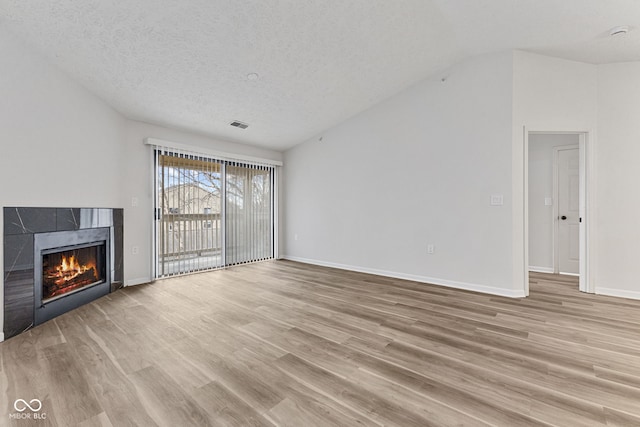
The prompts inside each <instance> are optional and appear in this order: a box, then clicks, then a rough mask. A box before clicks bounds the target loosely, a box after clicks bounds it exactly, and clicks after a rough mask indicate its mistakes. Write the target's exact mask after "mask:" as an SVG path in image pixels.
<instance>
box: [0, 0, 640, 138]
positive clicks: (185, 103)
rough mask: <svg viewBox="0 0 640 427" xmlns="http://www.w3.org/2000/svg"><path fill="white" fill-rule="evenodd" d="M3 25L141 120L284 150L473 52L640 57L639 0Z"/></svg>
mask: <svg viewBox="0 0 640 427" xmlns="http://www.w3.org/2000/svg"><path fill="white" fill-rule="evenodd" d="M0 25H3V26H6V27H8V28H9V30H10V31H12V32H13V33H15V34H17V35H18V36H21V37H22V38H24V39H25V40H26V41H27V42H28V43H29V44H30V45H32V46H34V47H35V48H36V49H38V50H40V51H41V52H43V53H44V54H45V55H47V56H48V58H49V59H50V61H51V62H53V63H55V64H56V65H58V66H59V67H61V68H62V69H64V70H65V71H67V72H68V73H69V74H70V75H72V76H73V77H74V78H75V79H76V80H78V81H79V82H81V83H82V84H83V85H84V86H86V87H87V88H88V89H89V90H91V91H93V92H94V93H96V94H97V95H98V96H100V97H101V98H103V99H104V100H105V101H107V102H108V103H109V104H111V105H112V106H113V107H114V108H115V109H117V110H118V111H120V112H121V113H123V114H124V115H125V116H127V117H129V118H132V119H136V120H142V121H147V122H151V123H157V124H162V125H165V126H170V127H175V128H180V129H185V130H190V131H194V132H198V133H203V134H207V135H210V136H212V137H215V138H221V139H227V140H233V141H238V142H243V143H248V144H253V145H258V146H262V147H268V148H272V149H276V150H283V149H287V148H289V147H291V146H293V145H295V144H297V143H300V142H302V141H304V140H306V139H308V138H310V137H313V136H314V135H317V134H319V133H321V132H322V131H324V130H326V129H327V128H330V127H331V126H333V125H335V124H337V123H339V122H341V121H343V120H345V119H346V118H348V117H351V116H353V115H354V114H356V113H358V112H360V111H362V110H365V109H367V108H369V107H371V106H372V105H374V104H376V103H377V102H379V101H381V100H382V99H384V98H387V97H389V96H391V95H393V94H395V93H397V92H398V91H400V90H402V89H403V88H405V87H407V86H409V85H411V84H413V83H415V82H417V81H419V80H421V79H423V78H426V77H428V76H430V75H433V74H434V73H436V72H437V71H438V70H442V69H445V68H447V67H448V66H450V65H452V64H453V63H455V62H457V61H459V60H461V59H463V58H465V57H467V56H472V55H477V54H480V53H486V52H492V51H499V50H503V49H525V50H530V51H533V52H539V53H542V54H548V55H553V56H558V57H563V58H567V59H572V60H577V61H584V62H590V63H607V62H620V61H638V60H640V0H397V1H389V0H129V1H116V0H83V1H77V0H56V1H43V0H0ZM617 25H629V26H631V27H632V31H631V32H630V33H629V34H627V35H626V36H622V37H616V38H612V37H608V36H607V33H608V30H609V29H610V28H611V27H614V26H617ZM249 73H258V74H259V75H260V78H259V79H258V80H254V81H251V80H248V79H247V74H249ZM232 120H240V121H243V122H246V123H248V124H249V125H250V126H249V128H248V129H246V130H241V129H237V128H234V127H231V126H229V122H231V121H232Z"/></svg>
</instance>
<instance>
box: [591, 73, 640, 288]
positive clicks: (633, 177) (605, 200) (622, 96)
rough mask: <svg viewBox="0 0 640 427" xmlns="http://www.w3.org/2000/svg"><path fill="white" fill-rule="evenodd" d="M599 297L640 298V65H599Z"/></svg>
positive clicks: (597, 235)
mask: <svg viewBox="0 0 640 427" xmlns="http://www.w3.org/2000/svg"><path fill="white" fill-rule="evenodd" d="M597 160H598V165H597V166H598V182H597V197H598V203H597V234H596V239H597V247H596V256H597V260H598V269H597V273H596V293H603V294H609V295H617V296H624V297H632V298H640V281H639V280H638V269H637V266H638V261H639V260H640V227H639V226H638V223H639V221H638V218H640V190H639V189H638V188H639V185H638V183H640V62H635V63H626V64H611V65H601V66H599V67H598V146H597Z"/></svg>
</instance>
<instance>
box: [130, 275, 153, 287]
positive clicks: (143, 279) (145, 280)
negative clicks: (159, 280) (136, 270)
mask: <svg viewBox="0 0 640 427" xmlns="http://www.w3.org/2000/svg"><path fill="white" fill-rule="evenodd" d="M149 282H151V279H149V278H148V277H140V278H138V279H130V280H125V282H124V285H125V286H136V285H143V284H145V283H149Z"/></svg>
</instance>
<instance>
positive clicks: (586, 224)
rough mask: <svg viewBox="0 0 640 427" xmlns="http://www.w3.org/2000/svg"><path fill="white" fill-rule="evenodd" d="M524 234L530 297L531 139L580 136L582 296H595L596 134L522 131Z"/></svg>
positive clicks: (527, 285) (524, 273)
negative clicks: (594, 203)
mask: <svg viewBox="0 0 640 427" xmlns="http://www.w3.org/2000/svg"><path fill="white" fill-rule="evenodd" d="M523 134H524V135H523V136H524V138H523V145H524V147H523V148H524V150H523V164H522V166H523V168H524V174H523V175H524V176H523V187H522V190H523V193H524V197H523V233H524V239H523V243H524V247H523V254H524V265H523V266H522V268H523V271H522V273H523V275H522V276H521V277H524V294H525V296H528V295H529V135H534V134H538V135H567V134H569V135H578V147H579V156H580V218H581V222H580V282H579V289H580V291H582V292H587V293H595V286H594V284H593V281H592V273H593V272H592V271H591V270H592V268H591V263H590V256H589V254H590V252H591V251H592V250H593V242H592V241H591V238H590V236H591V228H592V227H593V223H594V219H593V211H592V206H591V203H592V200H593V187H594V185H593V176H592V175H593V170H594V163H593V157H594V155H593V153H594V149H593V138H592V137H591V136H592V135H593V132H589V131H548V130H532V129H528V128H527V127H526V126H525V127H524V128H523Z"/></svg>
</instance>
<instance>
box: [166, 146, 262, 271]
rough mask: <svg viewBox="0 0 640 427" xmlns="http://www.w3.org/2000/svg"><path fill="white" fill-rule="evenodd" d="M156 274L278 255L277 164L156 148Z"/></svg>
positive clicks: (195, 269)
mask: <svg viewBox="0 0 640 427" xmlns="http://www.w3.org/2000/svg"><path fill="white" fill-rule="evenodd" d="M155 161H156V174H155V175H156V191H157V194H156V277H167V276H172V275H178V274H185V273H191V272H196V271H203V270H212V269H216V268H221V267H224V266H228V265H234V264H239V263H246V262H253V261H260V260H264V259H270V258H273V233H274V218H273V212H274V206H273V193H274V192H273V185H274V171H273V167H272V166H262V165H248V164H241V163H235V162H228V161H223V160H216V159H210V158H206V157H201V156H197V155H193V154H185V153H176V152H171V151H164V150H156V152H155Z"/></svg>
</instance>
